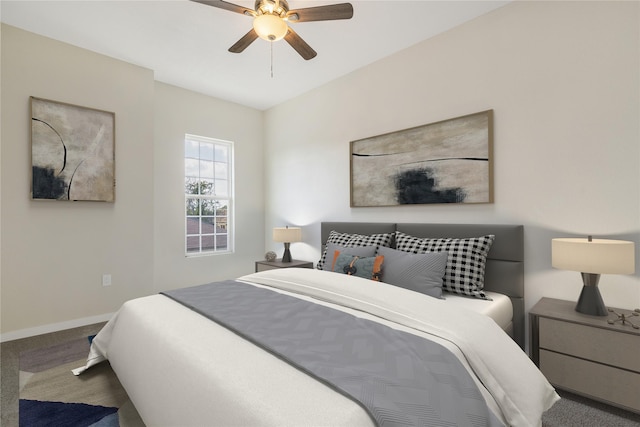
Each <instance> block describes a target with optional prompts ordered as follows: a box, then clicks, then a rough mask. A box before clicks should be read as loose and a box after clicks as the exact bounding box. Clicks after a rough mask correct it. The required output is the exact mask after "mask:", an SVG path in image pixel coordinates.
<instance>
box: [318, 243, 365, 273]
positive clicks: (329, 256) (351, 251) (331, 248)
mask: <svg viewBox="0 0 640 427" xmlns="http://www.w3.org/2000/svg"><path fill="white" fill-rule="evenodd" d="M336 251H340V253H343V254H346V255H353V256H357V257H367V258H368V257H372V256H375V254H376V246H342V245H336V244H335V243H327V251H326V260H325V263H324V264H322V269H323V270H325V271H333V270H332V267H333V265H332V264H333V254H334V253H335V252H336Z"/></svg>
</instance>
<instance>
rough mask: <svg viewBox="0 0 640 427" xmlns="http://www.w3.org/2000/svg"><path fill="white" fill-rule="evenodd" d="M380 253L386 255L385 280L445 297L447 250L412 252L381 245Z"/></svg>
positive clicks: (383, 272) (383, 273)
mask: <svg viewBox="0 0 640 427" xmlns="http://www.w3.org/2000/svg"><path fill="white" fill-rule="evenodd" d="M378 255H382V256H384V267H383V269H382V281H383V282H385V283H388V284H390V285H394V286H398V287H401V288H405V289H409V290H412V291H415V292H420V293H421V294H426V295H429V296H432V297H435V298H440V299H443V297H442V279H443V277H444V273H445V269H446V268H447V258H448V256H449V254H448V253H447V252H427V253H424V254H412V253H408V252H403V251H398V250H395V249H391V248H385V247H380V248H378Z"/></svg>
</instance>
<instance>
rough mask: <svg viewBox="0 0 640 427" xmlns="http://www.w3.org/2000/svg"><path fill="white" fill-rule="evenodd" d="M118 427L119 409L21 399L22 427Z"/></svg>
mask: <svg viewBox="0 0 640 427" xmlns="http://www.w3.org/2000/svg"><path fill="white" fill-rule="evenodd" d="M49 426H65V427H118V426H119V423H118V408H107V407H104V406H94V405H87V404H84V403H60V402H39V401H37V400H26V399H20V427H49Z"/></svg>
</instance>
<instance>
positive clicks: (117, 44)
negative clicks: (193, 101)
mask: <svg viewBox="0 0 640 427" xmlns="http://www.w3.org/2000/svg"><path fill="white" fill-rule="evenodd" d="M345 1H348V0H336V1H315V0H289V6H290V8H291V9H292V10H293V9H300V8H304V7H311V6H318V5H325V4H332V3H341V2H345ZM232 2H233V3H235V4H238V5H241V6H244V7H248V8H251V9H253V1H252V0H249V1H247V0H237V1H232ZM506 3H508V1H478V0H476V1H457V0H447V1H429V0H413V1H404V0H354V1H351V4H353V8H354V16H353V18H352V19H350V20H340V21H321V22H300V23H295V24H291V26H292V27H293V28H294V29H295V31H296V32H297V33H298V35H300V36H301V37H302V38H303V39H304V40H305V41H306V42H307V43H308V44H309V45H311V47H312V48H314V50H315V51H316V52H318V56H316V57H315V58H314V59H311V60H309V61H305V60H303V59H302V58H301V57H300V56H299V55H298V54H297V53H296V52H295V51H294V50H293V49H292V48H291V47H290V46H289V45H288V44H287V43H286V42H285V41H284V40H281V41H278V42H275V43H274V44H273V77H271V66H272V65H271V60H270V46H269V42H267V41H264V40H261V39H258V40H256V41H255V42H253V44H252V45H251V46H249V47H248V48H247V49H246V50H245V51H244V52H243V53H241V54H234V53H229V52H228V51H227V49H228V48H229V47H230V46H231V45H232V44H234V43H235V42H236V41H237V40H238V39H239V38H240V37H242V36H243V35H244V34H245V33H246V32H247V31H249V30H250V29H251V24H252V21H251V18H250V17H247V16H244V15H241V14H237V13H233V12H229V11H226V10H222V9H218V8H213V7H210V6H205V5H202V4H199V3H195V2H191V1H189V0H138V1H122V0H106V1H105V0H83V1H59V0H43V1H30V0H26V1H25V0H22V1H9V0H2V1H1V2H0V19H1V20H2V22H4V23H6V24H9V25H12V26H15V27H18V28H22V29H25V30H27V31H30V32H33V33H36V34H40V35H43V36H47V37H50V38H53V39H56V40H60V41H63V42H67V43H70V44H73V45H75V46H79V47H82V48H85V49H89V50H92V51H95V52H98V53H101V54H104V55H107V56H110V57H113V58H117V59H121V60H123V61H126V62H129V63H132V64H136V65H139V66H142V67H146V68H149V69H151V70H153V71H154V73H155V79H156V80H158V81H161V82H165V83H168V84H172V85H176V86H180V87H183V88H186V89H190V90H193V91H196V92H200V93H204V94H207V95H210V96H214V97H216V98H220V99H224V100H228V101H232V102H236V103H238V104H242V105H246V106H249V107H253V108H256V109H259V110H265V109H268V108H270V107H272V106H274V105H277V104H279V103H282V102H284V101H286V100H288V99H291V98H294V97H296V96H298V95H300V94H303V93H305V92H307V91H309V90H311V89H313V88H315V87H318V86H321V85H323V84H324V83H327V82H329V81H331V80H333V79H336V78H338V77H340V76H343V75H345V74H348V73H350V72H352V71H354V70H356V69H358V68H361V67H363V66H365V65H367V64H370V63H372V62H374V61H376V60H379V59H381V58H384V57H386V56H389V55H391V54H393V53H395V52H397V51H400V50H402V49H405V48H407V47H409V46H411V45H413V44H416V43H418V42H420V41H422V40H425V39H427V38H430V37H432V36H434V35H437V34H438V33H441V32H443V31H446V30H448V29H450V28H452V27H455V26H457V25H460V24H462V23H464V22H466V21H468V20H470V19H473V18H475V17H477V16H479V15H482V14H485V13H487V12H489V11H491V10H493V9H496V8H498V7H501V6H503V5H504V4H506Z"/></svg>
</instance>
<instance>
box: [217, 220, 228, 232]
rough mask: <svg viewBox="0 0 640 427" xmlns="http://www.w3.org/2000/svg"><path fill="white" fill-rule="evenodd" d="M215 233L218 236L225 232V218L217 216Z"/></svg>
mask: <svg viewBox="0 0 640 427" xmlns="http://www.w3.org/2000/svg"><path fill="white" fill-rule="evenodd" d="M216 232H217V233H218V234H222V233H226V232H227V217H226V216H218V217H216Z"/></svg>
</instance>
